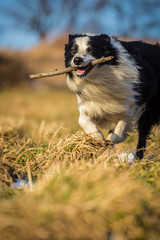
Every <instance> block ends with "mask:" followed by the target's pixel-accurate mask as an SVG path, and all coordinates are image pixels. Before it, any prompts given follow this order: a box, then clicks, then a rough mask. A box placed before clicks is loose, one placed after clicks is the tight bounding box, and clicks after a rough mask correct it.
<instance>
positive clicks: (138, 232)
mask: <svg viewBox="0 0 160 240" xmlns="http://www.w3.org/2000/svg"><path fill="white" fill-rule="evenodd" d="M0 116H1V117H0V127H1V129H0V130H1V131H0V149H1V150H0V156H1V161H0V178H1V191H0V196H1V199H0V236H1V239H3V240H10V239H11V240H15V239H16V240H18V239H20V240H21V239H24V240H32V239H34V240H42V239H43V240H51V239H56V240H59V239H60V240H61V239H76V240H80V239H85V240H86V239H95V240H97V239H107V240H115V239H116V240H120V239H121V240H122V239H123V240H125V239H138V240H140V239H141V240H143V239H144V240H151V239H155V240H158V239H160V237H159V236H160V225H159V221H160V201H159V199H160V148H159V142H160V132H159V128H156V129H155V131H154V134H153V133H152V134H151V138H150V140H149V141H148V149H147V151H146V157H145V158H144V159H143V160H142V161H141V162H139V161H137V162H135V163H134V164H133V165H128V163H123V162H120V157H119V156H120V155H119V154H120V153H122V152H124V151H128V152H129V151H132V150H134V149H135V143H136V135H134V136H133V137H129V138H128V139H127V140H126V142H125V143H122V144H119V145H117V146H115V147H112V146H109V147H106V146H102V145H100V144H99V143H97V142H94V141H93V140H92V139H91V138H90V137H89V136H88V137H87V136H85V134H84V133H83V132H82V131H79V130H80V129H79V127H78V124H77V119H78V113H77V110H76V101H75V96H73V95H72V94H70V93H69V92H65V91H57V92H56V91H53V92H34V91H24V90H22V91H15V90H14V91H13V90H12V91H4V92H1V96H0ZM151 155H152V158H151ZM17 177H19V178H26V179H28V177H32V181H36V185H33V188H27V187H22V188H20V189H14V188H13V187H12V182H13V181H14V179H15V178H17ZM31 190H32V191H31Z"/></svg>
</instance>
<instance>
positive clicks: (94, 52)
mask: <svg viewBox="0 0 160 240" xmlns="http://www.w3.org/2000/svg"><path fill="white" fill-rule="evenodd" d="M102 56H105V57H106V56H114V59H113V60H111V61H109V62H106V63H101V64H98V65H95V66H94V67H92V66H91V65H90V63H91V61H92V60H95V59H97V58H100V57H102ZM65 65H66V67H69V66H73V67H77V70H76V71H72V72H71V73H68V74H67V84H68V86H69V88H70V89H71V90H72V91H74V92H75V93H76V96H77V100H78V108H79V112H80V116H79V124H80V126H81V127H82V128H83V129H84V131H85V132H86V133H87V134H91V135H92V136H93V137H94V138H96V139H98V140H100V141H104V137H103V134H102V132H101V131H100V129H101V128H108V129H110V131H109V135H108V137H107V140H109V141H111V142H112V143H120V142H123V141H124V140H125V138H126V136H127V132H129V131H131V129H132V127H133V123H134V122H135V120H137V129H138V134H139V140H138V145H137V153H136V155H137V157H138V158H139V159H141V158H143V152H144V148H145V147H146V139H147V137H148V135H149V133H150V130H151V127H152V126H153V125H155V124H158V122H159V120H160V47H159V46H158V44H157V45H151V44H147V43H144V42H141V41H134V42H123V41H119V40H117V39H115V38H112V37H109V36H108V35H106V34H101V35H91V34H75V35H69V41H68V44H66V45H65Z"/></svg>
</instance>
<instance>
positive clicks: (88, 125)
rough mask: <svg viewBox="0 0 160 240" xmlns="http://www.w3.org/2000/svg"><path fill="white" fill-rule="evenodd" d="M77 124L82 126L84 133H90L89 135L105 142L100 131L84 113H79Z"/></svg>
mask: <svg viewBox="0 0 160 240" xmlns="http://www.w3.org/2000/svg"><path fill="white" fill-rule="evenodd" d="M79 125H80V126H81V127H82V128H83V130H84V131H85V133H86V134H89V135H91V137H93V138H95V139H96V140H98V141H101V142H105V139H104V136H103V134H102V132H101V131H100V130H99V129H98V128H97V126H96V125H95V123H93V122H92V121H91V119H90V117H89V116H87V115H86V114H85V113H80V116H79Z"/></svg>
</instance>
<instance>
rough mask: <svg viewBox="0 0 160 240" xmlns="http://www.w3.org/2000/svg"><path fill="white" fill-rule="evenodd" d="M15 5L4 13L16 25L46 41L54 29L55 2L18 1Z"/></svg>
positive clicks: (46, 0)
mask: <svg viewBox="0 0 160 240" xmlns="http://www.w3.org/2000/svg"><path fill="white" fill-rule="evenodd" d="M14 4H15V5H14V6H8V7H7V8H3V9H2V11H3V13H5V14H7V15H9V16H10V17H11V18H12V20H13V24H14V25H16V26H18V27H22V28H26V29H27V30H29V31H33V32H35V33H36V34H37V35H38V36H39V38H40V39H45V38H46V36H47V34H48V32H49V31H50V29H51V28H52V27H53V14H54V13H55V8H56V5H55V1H51V0H45V1H44V0H34V1H32V0H26V1H22V0H16V1H15V2H14Z"/></svg>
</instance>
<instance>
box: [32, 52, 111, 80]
mask: <svg viewBox="0 0 160 240" xmlns="http://www.w3.org/2000/svg"><path fill="white" fill-rule="evenodd" d="M113 58H114V57H113V56H109V57H101V58H99V59H96V60H93V61H92V62H91V65H96V64H98V63H103V62H107V61H110V60H112V59H113ZM76 69H77V68H74V67H68V68H65V69H63V70H59V71H57V70H56V71H52V72H47V73H36V74H31V75H29V77H30V78H31V79H34V78H43V77H51V76H57V75H61V74H65V73H69V72H71V71H75V70H76Z"/></svg>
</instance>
